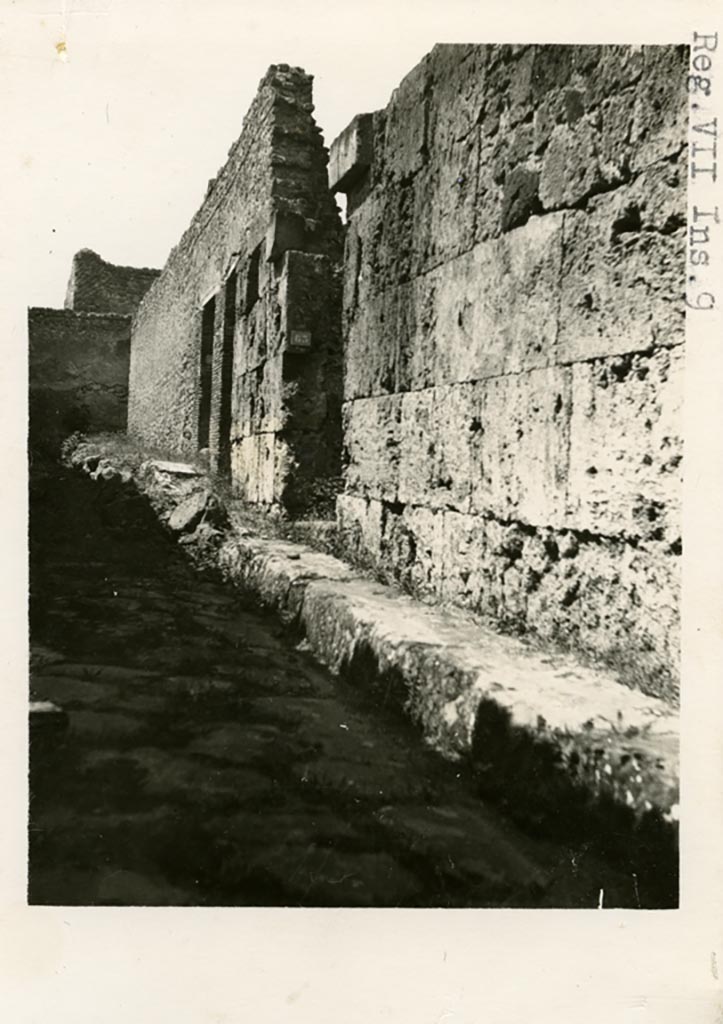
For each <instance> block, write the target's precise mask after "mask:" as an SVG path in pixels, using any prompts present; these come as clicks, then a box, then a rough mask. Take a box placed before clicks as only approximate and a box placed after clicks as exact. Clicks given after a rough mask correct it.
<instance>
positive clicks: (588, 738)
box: [27, 39, 690, 1019]
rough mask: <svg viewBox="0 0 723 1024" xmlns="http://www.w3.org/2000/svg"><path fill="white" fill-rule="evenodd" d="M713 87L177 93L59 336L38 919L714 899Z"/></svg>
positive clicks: (629, 74)
mask: <svg viewBox="0 0 723 1024" xmlns="http://www.w3.org/2000/svg"><path fill="white" fill-rule="evenodd" d="M58 45H59V46H61V49H59V50H58V59H59V60H60V61H61V62H62V58H63V56H64V52H65V51H64V49H63V48H62V45H61V43H59V44H58ZM68 57H69V59H70V60H72V59H73V54H72V52H71V51H70V46H69V48H68ZM243 59H244V64H245V67H246V69H247V70H248V67H249V65H250V64H253V61H254V57H253V51H251V50H248V51H245V53H244V58H243ZM689 62H690V50H689V46H688V45H687V42H686V41H685V40H684V41H682V42H681V43H670V44H667V45H657V44H656V45H612V44H611V45H600V44H595V45H593V44H551V43H540V44H532V43H529V44H527V43H526V44H516V43H515V44H513V43H509V44H503V43H496V42H495V43H484V42H469V43H465V42H455V43H450V42H445V41H444V39H440V41H439V42H438V43H437V45H435V46H433V48H431V49H429V50H428V52H426V53H425V52H424V51H420V52H419V54H418V59H417V61H416V63H415V62H414V61H413V60H412V61H410V62H409V64H408V65H406V66H405V68H404V69H403V70H401V71H400V73H399V75H398V77H397V78H396V79H395V83H394V86H393V88H392V89H391V90H390V91H389V92H388V93H387V97H388V98H387V102H386V105H381V106H379V103H378V101H377V99H376V93H374V94H372V92H371V89H370V92H369V94H368V95H364V93H363V91H358V90H356V91H355V92H354V96H353V97H347V96H346V94H344V100H343V102H344V104H346V107H345V110H346V113H345V115H344V120H343V121H340V123H339V124H338V125H336V126H335V125H334V124H332V125H331V127H330V126H329V125H327V124H325V123H324V121H323V119H322V113H323V111H321V110H320V109H319V108H318V106H317V105H316V104H317V99H316V91H315V90H316V82H315V67H314V66H312V65H311V64H310V65H309V66H305V67H304V68H301V67H297V66H294V65H291V64H287V63H276V64H272V65H271V66H268V62H267V61H265V60H264V61H263V62H259V64H258V66H257V67H255V66H254V67H255V70H254V78H255V80H256V81H257V82H258V86H257V88H256V90H255V92H254V91H253V89H252V90H250V91H249V92H248V95H247V96H246V98H245V100H244V106H243V109H238V107H237V105H236V101H235V99H234V102H233V103H231V101H230V99H229V97H228V95H226V94H225V93H224V92H223V91H218V92H215V91H214V89H213V81H212V80H210V81H209V82H207V83H206V82H203V81H201V80H199V79H198V78H195V79H193V80H192V79H191V78H190V77H189V78H188V79H187V81H185V82H182V81H181V80H180V79H179V84H178V89H180V90H185V89H187V96H188V103H189V105H190V104H191V103H192V102H193V103H195V104H199V103H201V104H203V105H205V107H206V108H207V110H208V112H209V119H212V117H213V111H214V110H216V109H221V110H224V111H225V116H228V113H229V112H231V113H232V114H233V118H232V120H233V122H234V123H235V124H236V125H237V130H235V134H232V135H230V136H229V137H228V138H227V139H226V142H225V148H224V147H223V146H222V148H221V149H218V147H217V146H216V145H215V143H214V146H211V145H210V144H208V146H207V141H206V139H205V138H203V137H201V138H199V137H198V136H197V134H195V133H190V132H189V133H186V132H184V131H181V130H179V131H178V132H176V134H175V135H174V136H173V138H172V141H168V140H166V143H165V145H166V146H167V147H168V148H170V147H171V146H172V149H173V152H174V153H175V160H176V163H175V164H174V167H173V168H168V167H166V168H164V169H163V170H161V169H158V168H156V169H154V159H155V157H154V150H153V147H152V146H151V145H148V146H147V147H146V149H145V150H144V149H143V147H141V146H139V147H138V149H137V151H133V153H132V154H131V155H132V158H133V159H134V160H139V161H145V162H146V165H147V168H148V189H149V191H152V190H154V189H155V190H156V191H157V203H158V206H159V209H160V208H161V206H162V205H163V203H164V202H165V197H164V190H165V189H166V188H168V189H169V190H172V189H173V187H174V186H173V181H172V180H169V181H168V182H166V180H165V177H164V176H165V175H168V177H169V179H173V178H174V177H177V178H178V179H179V180H182V179H183V180H185V177H184V176H187V175H189V174H190V170H189V168H193V169H194V174H195V168H196V166H197V164H198V162H199V161H198V154H199V152H200V151H202V152H203V157H204V160H205V162H206V164H207V165H208V167H209V173H213V169H214V168H218V170H217V173H216V174H215V177H212V178H211V179H210V180H209V181H208V184H207V186H206V185H205V180H195V177H194V180H193V182H192V184H193V188H194V189H195V194H197V195H198V199H199V203H197V204H196V209H195V212H192V211H191V213H190V216H186V217H185V219H184V220H182V221H181V220H179V221H178V226H177V231H176V234H175V243H174V244H173V247H172V248H171V249H170V251H168V249H166V250H165V253H164V255H163V256H161V257H160V258H157V257H156V255H155V250H154V249H152V248H151V247H150V246H149V249H148V256H147V257H143V256H141V261H140V262H139V264H138V265H137V266H128V265H125V261H124V260H122V259H118V258H117V257H116V256H115V255H114V253H113V251H112V249H109V250H107V251H106V250H103V251H97V249H98V246H99V243H98V242H97V241H96V240H95V237H91V238H88V239H85V238H83V239H79V240H78V243H77V247H76V249H75V255H73V256H72V258H71V260H70V261H69V264H68V265H67V279H68V283H67V290H66V292H65V295H63V294H62V292H61V291H58V292H57V293H56V294H51V293H50V290H48V294H47V295H46V296H45V298H43V299H42V301H41V302H38V303H37V304H36V305H33V306H32V307H31V308H29V310H28V314H27V327H28V345H29V361H28V367H29V369H28V373H29V378H28V385H29V442H28V443H29V509H30V530H29V561H30V612H29V620H30V627H29V632H30V693H29V746H30V754H29V766H30V768H29V783H28V785H29V821H28V842H29V860H28V890H27V899H28V902H29V903H30V904H31V905H45V906H48V905H49V906H69V905H74V906H81V907H86V906H124V907H148V906H155V907H165V906H185V907H201V906H203V907H377V908H391V907H406V908H524V909H538V908H547V909H561V910H562V909H596V908H599V909H608V908H626V909H631V910H652V909H662V908H676V907H678V905H679V884H678V877H679V870H678V869H679V864H678V861H679V856H678V820H679V813H680V812H679V703H680V563H681V555H682V525H681V494H682V479H683V450H682V448H683V445H682V442H683V437H682V433H683V431H682V409H683V403H682V393H683V391H682V386H683V374H684V351H685V323H686V316H685V313H686V304H685V291H686V273H687V272H686V249H687V181H688V167H687V161H688V147H687V140H688V116H689V109H688V108H689V96H688V91H687V77H688V73H689ZM332 86H333V83H332ZM342 86H343V83H341V82H340V83H339V88H340V89H341V88H342ZM182 95H183V96H184V97H185V96H186V93H185V92H183V93H182ZM192 97H193V100H192ZM150 102H151V101H150V100H149V103H150ZM183 102H186V100H185V98H184V100H183ZM153 109H154V108H153ZM335 109H336V108H335ZM116 116H118V115H117V114H116V112H115V111H114V108H113V106H112V105H111V106H110V107H107V109H106V118H107V119H108V122H109V123H113V122H112V119H113V118H114V117H116ZM150 117H151V114H150V113H149V118H150ZM99 130H100V129H99ZM204 147H207V150H208V151H207V152H206V151H205V149H204ZM129 152H130V151H129ZM124 159H126V156H124ZM89 160H90V156H89ZM219 165H220V166H219ZM89 167H90V170H88V171H86V172H84V173H85V174H86V178H88V180H89V176H90V175H91V174H93V173H95V172H94V170H93V168H92V166H91V165H90V164H89ZM66 172H68V173H69V171H68V169H67V168H66V167H64V165H63V164H61V165H60V166H59V167H58V170H57V174H58V176H59V180H60V181H61V183H62V182H63V180H64V179H63V177H62V176H63V174H64V173H66ZM98 173H100V171H98ZM204 179H205V175H204ZM107 180H108V193H107V197H106V199H105V201H104V202H103V203H102V204H100V203H99V204H98V206H97V207H96V206H93V207H92V209H91V210H86V213H88V216H89V217H90V220H89V221H88V222H87V223H91V221H97V222H98V223H101V222H102V224H103V229H104V231H105V234H106V236H107V237H109V238H113V237H115V236H116V235H117V236H118V237H119V238H120V237H122V236H123V235H124V234H129V233H131V232H133V233H134V234H136V235H137V236H138V238H139V239H142V237H143V235H144V233H145V232H150V231H151V225H150V224H145V223H144V222H143V218H142V217H138V216H136V214H135V213H134V211H132V210H129V209H127V208H126V207H124V205H123V204H122V203H120V202H118V201H116V198H115V196H114V194H113V192H112V181H113V180H114V179H112V178H111V176H110V175H109V176H108V179H107ZM96 187H97V186H94V188H96ZM204 187H205V195H204ZM95 194H98V193H96V192H94V195H95ZM94 201H95V200H93V202H94ZM88 202H91V200H90V199H89V200H88ZM159 216H160V213H159ZM52 230H53V225H52V224H49V225H48V233H50V232H51V231H52ZM66 235H67V231H66ZM48 237H50V235H48ZM98 237H100V233H99V235H98ZM28 244H29V243H28ZM119 251H120V247H119ZM138 251H139V252H140V251H142V250H141V248H139V249H138ZM31 258H32V260H33V261H34V262H35V263H36V264H37V265H38V266H39V267H42V264H43V261H44V260H49V259H50V258H51V257H50V256H49V255H47V246H46V243H45V241H43V244H42V245H41V244H40V242H38V248H37V251H33V252H32V253H31ZM144 263H147V264H148V265H143V264H144ZM681 1019H682V1018H681Z"/></svg>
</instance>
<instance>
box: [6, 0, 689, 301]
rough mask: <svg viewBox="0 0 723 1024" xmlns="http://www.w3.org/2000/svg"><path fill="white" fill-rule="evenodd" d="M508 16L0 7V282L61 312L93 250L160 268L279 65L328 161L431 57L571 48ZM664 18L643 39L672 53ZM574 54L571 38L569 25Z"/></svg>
mask: <svg viewBox="0 0 723 1024" xmlns="http://www.w3.org/2000/svg"><path fill="white" fill-rule="evenodd" d="M667 6H668V7H670V6H671V0H668V5H667ZM675 6H676V5H675V4H674V3H672V7H673V8H675ZM500 7H502V9H503V11H504V10H505V9H506V10H507V15H506V20H505V17H504V15H503V16H502V17H500V16H499V8H500ZM493 8H497V13H498V17H497V18H496V20H493V19H491V17H490V12H491V10H492V9H493ZM616 8H618V9H619V10H620V11H626V12H627V10H628V5H627V4H625V3H620V2H619V0H618V2H611V3H609V4H607V5H606V10H607V12H608V14H611V15H613V21H612V23H613V24H615V25H616V28H615V30H614V31H612V32H610V31H608V32H607V33H606V36H607V38H608V39H610V41H613V40H614V39H616V38H617V39H619V40H621V41H623V40H624V39H625V32H626V27H627V26H626V21H625V18H620V19H618V20H617V22H616V21H615V20H614V15H615V10H616ZM511 9H513V8H511V5H505V4H500V3H495V4H492V3H490V2H484V0H443V2H442V0H414V2H413V0H395V2H392V0H385V2H377V0H365V2H364V3H359V2H357V3H350V2H344V0H336V2H330V0H304V2H302V3H298V2H289V0H263V2H260V0H235V2H232V0H0V104H1V105H2V106H0V118H2V121H1V123H2V125H3V145H2V147H1V149H2V152H1V155H0V171H2V180H3V182H11V183H12V184H11V186H10V188H8V187H7V186H5V187H4V188H3V190H2V191H3V196H2V200H0V201H1V202H2V203H3V205H7V207H8V208H7V210H6V216H5V217H4V218H3V221H2V223H4V224H5V230H4V234H5V244H4V245H3V257H4V264H3V265H0V270H2V271H3V275H2V280H3V281H4V282H5V287H9V282H10V281H12V282H13V287H12V291H9V292H8V294H9V295H12V302H13V305H14V308H16V309H17V308H20V309H24V307H25V306H28V305H49V306H56V305H62V301H63V297H64V293H65V285H66V282H67V279H68V275H69V272H70V263H71V259H72V256H73V254H74V253H75V252H76V251H77V250H78V249H81V248H84V247H87V248H91V249H94V250H95V251H96V252H98V253H99V254H100V255H101V256H102V257H103V258H104V259H107V260H109V261H111V262H113V263H119V264H128V265H136V266H155V267H160V266H163V264H164V262H165V259H166V257H167V255H168V252H169V251H170V249H171V247H172V246H173V245H174V244H175V242H176V241H177V240H178V239H179V238H180V236H181V234H182V232H183V230H184V228H185V227H186V226H187V224H188V223H189V221H190V219H191V217H192V215H193V213H194V212H195V210H196V209H197V208H198V206H199V205H200V203H201V201H202V199H203V196H204V193H205V188H206V183H207V181H208V179H209V178H211V177H213V176H214V175H215V174H216V172H217V170H218V169H219V167H220V166H221V165H222V164H223V163H224V161H225V159H226V155H227V152H228V149H229V146H230V145H231V143H232V142H233V141H234V140H235V139H236V138H237V137H238V135H239V133H240V129H241V122H242V118H243V115H244V113H245V111H246V110H247V108H248V106H249V104H250V102H251V100H252V98H253V96H254V93H255V91H256V87H257V85H258V82H259V80H260V79H261V77H262V76H263V74H264V72H265V71H266V68H267V67H268V66H269V64H272V63H288V64H294V65H300V66H301V67H303V68H305V70H307V71H308V72H310V73H311V74H313V75H314V78H315V83H314V94H315V103H316V118H317V122H318V123H319V125H320V126H321V128H322V130H323V132H324V137H325V140H326V143H327V145H328V144H329V143H330V142H331V141H332V140H333V138H334V137H335V136H336V135H337V134H338V133H339V132H340V131H341V130H342V129H343V128H344V127H345V126H346V125H347V124H348V123H349V121H350V120H351V118H352V117H353V116H354V115H355V114H356V113H360V112H362V111H365V110H373V109H376V108H378V107H381V106H384V105H385V104H386V102H387V100H388V99H389V96H390V94H391V92H392V90H393V89H394V88H395V86H396V85H397V84H398V83H399V81H400V80H401V79H402V77H403V76H404V75H405V74H406V73H407V71H409V70H411V69H412V67H414V65H415V64H416V63H417V62H418V61H419V60H420V59H421V57H422V56H423V55H424V54H425V53H426V52H427V51H428V50H430V49H431V47H432V46H433V45H434V43H435V42H460V41H494V40H498V41H499V40H501V41H506V40H511V39H514V40H519V41H523V40H524V39H525V38H532V39H533V40H534V39H537V40H542V39H543V38H544V37H545V36H546V33H547V34H549V36H550V38H551V39H557V40H560V39H561V38H563V36H562V35H561V32H560V25H559V23H558V24H557V25H555V24H554V23H549V24H548V25H547V26H546V25H545V24H544V23H543V24H542V25H540V24H539V23H538V24H535V23H534V22H532V23H531V22H530V21H529V19H527V20H522V21H520V20H519V19H518V20H517V21H515V20H514V18H511V17H510V10H511ZM665 9H666V5H665V3H663V4H662V6H661V7H660V9H659V11H658V15H657V21H656V26H655V27H651V32H650V37H651V38H653V37H654V36H655V35H656V33H657V34H658V35H659V34H660V33H661V32H662V33H663V35H662V38H663V39H665V36H666V28H665V25H666V20H665V17H664V15H665ZM678 9H680V7H679V5H678ZM565 27H567V26H565ZM581 28H582V29H583V32H584V26H581V25H580V24H579V23H578V24H577V34H578V36H579V35H580V31H581ZM565 36H569V37H570V38H574V36H575V31H573V23H571V24H570V26H569V30H568V31H566V32H565ZM667 36H668V39H670V38H671V32H670V31H668V32H667ZM678 38H680V36H678ZM3 108H4V109H3ZM8 225H11V228H10V230H12V226H14V228H15V231H16V232H17V233H16V236H15V237H14V238H9V236H8ZM8 241H11V242H12V244H11V246H8V245H7V242H8Z"/></svg>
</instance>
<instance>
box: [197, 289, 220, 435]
mask: <svg viewBox="0 0 723 1024" xmlns="http://www.w3.org/2000/svg"><path fill="white" fill-rule="evenodd" d="M215 321H216V296H215V295H214V296H213V298H210V299H209V300H208V302H207V303H206V305H205V306H204V307H203V314H202V316H201V394H200V398H199V403H198V447H199V448H208V442H209V437H210V433H211V386H212V381H213V333H214V324H215Z"/></svg>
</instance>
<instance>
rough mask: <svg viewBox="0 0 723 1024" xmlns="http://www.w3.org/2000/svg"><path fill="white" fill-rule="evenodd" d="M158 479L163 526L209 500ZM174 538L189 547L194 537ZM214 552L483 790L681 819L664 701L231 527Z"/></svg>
mask: <svg viewBox="0 0 723 1024" xmlns="http://www.w3.org/2000/svg"><path fill="white" fill-rule="evenodd" d="M73 461H75V460H73ZM76 464H77V463H76ZM83 468H86V467H85V466H83ZM86 471H87V468H86ZM165 477H166V474H165V473H163V472H162V471H161V470H160V469H159V465H158V464H155V465H154V466H153V472H150V473H149V472H148V466H147V465H144V467H141V470H140V471H139V472H136V473H135V474H134V479H135V483H136V486H137V487H138V489H139V490H140V491H141V492H142V493H144V494H145V495H146V497H147V498H148V499H149V501H150V502H151V504H152V505H153V506H154V508H155V509H156V511H157V512H159V511H160V507H159V501H160V502H162V503H163V513H162V518H163V519H165V520H166V521H167V520H168V517H169V503H170V511H171V512H172V511H173V506H177V505H178V504H180V503H181V502H183V501H184V500H187V498H188V496H189V493H191V492H192V491H193V490H194V489H196V490H197V489H199V488H208V487H209V481H208V479H207V478H205V477H204V476H202V475H194V474H190V473H189V474H187V475H185V476H184V475H182V474H180V473H177V474H176V478H175V481H174V485H173V487H172V488H169V485H168V479H164V478H165ZM184 539H185V541H186V544H187V545H188V546H189V547H192V546H193V545H192V543H191V544H190V545H189V541H190V542H193V539H194V535H193V534H191V535H190V536H187V537H186V538H184ZM216 539H217V544H216V546H215V547H214V549H213V555H212V561H213V563H214V564H215V565H216V566H217V567H218V568H219V569H220V570H221V572H222V574H223V575H224V576H225V577H226V578H227V579H228V580H230V581H232V582H233V583H234V584H236V585H237V586H239V587H242V588H244V589H246V590H248V591H250V592H251V593H253V594H254V596H255V597H256V598H257V599H258V600H259V601H260V602H261V604H263V605H264V606H266V607H267V608H269V609H272V610H273V611H275V612H276V613H277V614H278V615H279V617H280V618H281V620H282V621H283V622H285V623H287V624H289V625H292V624H293V626H294V628H295V629H296V630H297V631H298V632H299V633H300V634H301V636H302V637H303V638H304V642H305V644H306V645H308V648H309V649H310V651H311V653H312V654H313V655H314V657H315V658H316V659H317V660H318V661H320V662H321V663H323V664H324V665H326V666H328V668H329V669H330V670H331V671H332V672H334V673H336V674H339V673H343V674H345V675H347V676H351V677H352V678H354V679H356V680H358V681H359V682H360V683H364V684H366V685H374V686H378V687H380V688H381V690H382V692H383V693H389V692H390V691H391V690H393V692H394V699H395V700H397V701H399V702H400V703H401V704H402V705H403V706H404V709H405V710H406V712H407V713H408V714H409V715H410V717H411V718H412V719H413V720H414V721H415V722H416V723H417V725H418V726H419V727H420V728H421V729H422V731H423V734H424V737H425V739H426V741H427V742H428V743H429V744H430V746H432V747H433V748H434V749H435V750H437V751H438V752H439V753H441V754H442V755H443V756H445V757H447V758H451V759H459V758H466V757H469V756H470V755H472V757H473V759H474V762H475V763H476V765H477V766H478V768H479V767H480V766H481V770H482V771H483V772H484V771H485V770H486V771H488V772H489V773H492V774H493V775H495V776H496V779H495V780H494V784H493V785H492V789H498V790H502V791H505V792H507V791H509V792H514V791H520V792H522V791H523V790H524V788H525V787H528V786H529V785H530V783H532V784H533V791H536V790H535V787H542V790H541V792H544V793H547V791H548V790H550V789H552V791H553V792H559V790H560V780H561V779H563V781H564V786H565V789H566V790H567V789H568V788H571V790H574V792H575V793H576V794H577V796H576V799H578V800H579V799H582V800H583V802H585V803H586V804H588V805H591V804H595V803H599V802H600V801H602V802H603V804H606V805H617V806H619V807H622V808H624V809H627V810H628V811H629V812H631V813H632V815H633V816H634V818H636V819H640V818H642V817H645V816H646V815H648V814H650V813H652V815H653V816H655V817H657V818H659V819H660V818H662V819H663V820H664V821H665V822H668V823H671V822H674V821H676V820H677V812H678V770H677V766H678V717H677V714H676V713H675V712H674V710H673V709H671V708H670V707H669V706H668V705H667V704H665V703H664V702H663V701H662V700H660V699H658V698H655V697H650V696H647V695H645V694H643V693H641V692H639V691H637V690H632V689H629V688H628V687H626V686H623V685H621V683H619V682H618V681H617V680H616V679H615V678H614V677H613V676H612V675H611V674H610V673H609V672H607V671H605V670H603V669H600V668H597V667H590V666H587V665H583V664H581V663H580V661H578V660H577V659H576V658H575V657H574V656H572V655H568V654H560V653H558V652H551V651H549V650H542V649H539V648H537V647H534V646H532V645H531V644H528V643H526V642H525V641H523V640H521V639H518V638H515V637H509V636H505V635H502V634H499V633H497V632H495V631H493V630H491V629H490V628H488V627H486V626H483V625H480V624H479V623H478V622H476V621H474V620H473V619H472V618H471V617H470V616H468V615H466V614H465V613H464V612H463V611H460V610H459V609H454V610H451V609H444V608H438V607H431V606H427V605H425V604H423V603H421V602H419V601H417V600H414V599H413V598H411V597H408V596H406V595H405V594H402V593H400V592H399V591H397V590H395V589H393V588H392V587H389V586H385V585H383V584H380V583H376V582H374V581H371V580H369V579H368V578H367V577H365V576H363V575H361V574H360V573H359V572H358V571H357V570H356V569H354V568H353V567H352V566H350V565H348V564H346V563H344V562H342V561H341V560H339V559H337V558H335V557H333V556H331V555H328V554H324V553H322V552H319V551H315V550H313V549H312V548H310V547H307V546H305V545H303V544H298V543H293V542H290V541H284V540H280V539H269V538H265V537H260V536H258V535H255V534H252V533H250V532H248V531H246V530H244V529H243V528H239V527H238V526H236V527H232V528H230V529H228V530H226V531H225V532H221V533H218V534H217V538H216ZM200 542H201V536H199V543H200ZM546 775H549V779H551V780H552V781H553V782H554V783H555V785H553V786H552V787H550V786H549V785H547V784H546V782H545V776H546ZM548 781H549V780H548ZM546 785H547V789H545V786H546Z"/></svg>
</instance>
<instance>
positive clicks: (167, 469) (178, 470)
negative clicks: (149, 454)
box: [146, 459, 204, 476]
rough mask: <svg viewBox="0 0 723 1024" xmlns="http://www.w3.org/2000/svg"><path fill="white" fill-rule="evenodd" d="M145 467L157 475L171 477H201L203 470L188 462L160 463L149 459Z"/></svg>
mask: <svg viewBox="0 0 723 1024" xmlns="http://www.w3.org/2000/svg"><path fill="white" fill-rule="evenodd" d="M146 465H147V466H148V467H150V468H152V469H155V470H157V471H158V472H159V473H170V474H171V476H203V472H204V471H203V470H202V469H199V468H198V467H197V466H194V465H193V464H192V463H190V462H161V461H158V460H157V459H150V460H149V461H148V462H147V463H146Z"/></svg>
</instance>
